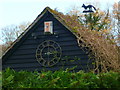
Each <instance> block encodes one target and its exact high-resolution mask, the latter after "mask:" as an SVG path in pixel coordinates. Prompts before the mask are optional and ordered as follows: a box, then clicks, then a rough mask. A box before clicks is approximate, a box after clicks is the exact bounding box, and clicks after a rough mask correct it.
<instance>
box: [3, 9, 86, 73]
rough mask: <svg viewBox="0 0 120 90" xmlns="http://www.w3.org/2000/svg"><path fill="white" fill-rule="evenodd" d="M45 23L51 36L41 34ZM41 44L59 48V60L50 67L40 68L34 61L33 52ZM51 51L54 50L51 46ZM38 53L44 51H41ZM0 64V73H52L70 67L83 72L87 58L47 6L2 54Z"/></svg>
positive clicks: (73, 37) (34, 55)
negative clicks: (50, 27)
mask: <svg viewBox="0 0 120 90" xmlns="http://www.w3.org/2000/svg"><path fill="white" fill-rule="evenodd" d="M47 21H52V24H53V34H46V33H45V32H44V22H47ZM44 41H53V42H55V43H57V44H58V45H59V46H60V48H61V57H60V60H59V61H58V62H57V63H55V65H53V66H50V67H44V66H43V65H42V64H41V63H40V62H38V60H37V58H36V52H37V49H38V48H39V46H40V45H41V43H43V42H44ZM54 47H57V46H54ZM51 48H52V49H54V48H53V47H52V46H51ZM42 50H43V52H44V49H42ZM42 54H43V53H42ZM48 54H49V53H47V55H48ZM44 56H45V55H44ZM44 56H43V57H44ZM75 59H76V61H75ZM2 61H3V63H2V66H3V70H4V69H5V68H7V67H10V68H12V69H15V70H29V71H34V70H36V69H37V70H38V71H40V70H42V69H46V70H53V71H55V70H59V69H61V68H62V67H64V68H72V67H74V66H77V68H76V70H81V69H84V70H86V68H87V64H88V55H87V54H86V53H85V52H83V50H82V49H80V47H79V46H78V44H77V40H76V37H75V35H74V34H73V33H72V32H71V31H70V30H68V27H67V26H66V25H63V23H62V22H61V20H59V19H58V18H57V16H56V15H55V14H54V13H52V12H51V11H50V8H48V7H47V8H45V9H44V10H43V12H42V13H41V14H40V15H38V17H37V18H36V20H35V21H34V22H33V23H32V24H31V25H30V26H29V27H28V28H27V30H26V31H25V32H24V33H23V34H22V35H21V36H20V37H19V38H18V39H17V40H16V41H15V42H14V44H13V46H12V47H11V48H9V50H8V51H7V52H6V53H5V54H4V55H3V57H2Z"/></svg>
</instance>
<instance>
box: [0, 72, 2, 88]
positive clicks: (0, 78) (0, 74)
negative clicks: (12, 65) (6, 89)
mask: <svg viewBox="0 0 120 90" xmlns="http://www.w3.org/2000/svg"><path fill="white" fill-rule="evenodd" d="M1 87H2V72H1V71H0V89H1Z"/></svg>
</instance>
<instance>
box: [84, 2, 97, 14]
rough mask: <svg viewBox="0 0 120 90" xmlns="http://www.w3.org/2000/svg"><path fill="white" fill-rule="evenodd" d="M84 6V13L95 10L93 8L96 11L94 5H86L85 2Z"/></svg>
mask: <svg viewBox="0 0 120 90" xmlns="http://www.w3.org/2000/svg"><path fill="white" fill-rule="evenodd" d="M82 7H83V8H84V9H85V10H84V11H83V13H89V12H94V11H93V10H92V8H93V9H94V10H95V11H96V8H95V7H94V6H93V5H88V6H85V4H83V5H82Z"/></svg>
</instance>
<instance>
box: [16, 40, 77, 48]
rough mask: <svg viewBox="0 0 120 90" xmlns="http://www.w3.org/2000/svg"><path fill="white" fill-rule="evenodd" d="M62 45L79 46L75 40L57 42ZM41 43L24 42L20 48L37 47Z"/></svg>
mask: <svg viewBox="0 0 120 90" xmlns="http://www.w3.org/2000/svg"><path fill="white" fill-rule="evenodd" d="M41 43H42V42H41ZM57 43H58V44H59V45H60V46H61V47H65V46H66V47H79V46H78V44H77V42H76V41H75V40H70V41H61V42H57ZM39 44H40V43H28V44H22V45H21V46H20V47H19V48H18V49H20V50H22V49H36V47H38V45H39Z"/></svg>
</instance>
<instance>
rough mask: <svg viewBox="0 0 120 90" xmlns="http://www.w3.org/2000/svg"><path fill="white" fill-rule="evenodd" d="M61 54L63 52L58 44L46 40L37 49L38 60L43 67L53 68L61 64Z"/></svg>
mask: <svg viewBox="0 0 120 90" xmlns="http://www.w3.org/2000/svg"><path fill="white" fill-rule="evenodd" d="M61 54H62V50H61V47H60V45H59V44H58V43H57V42H55V41H53V40H46V41H44V42H42V43H41V44H40V45H39V46H38V47H37V50H36V59H37V61H38V62H39V63H40V64H41V65H42V66H44V67H51V66H54V65H55V64H57V63H58V62H59V60H60V58H61Z"/></svg>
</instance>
